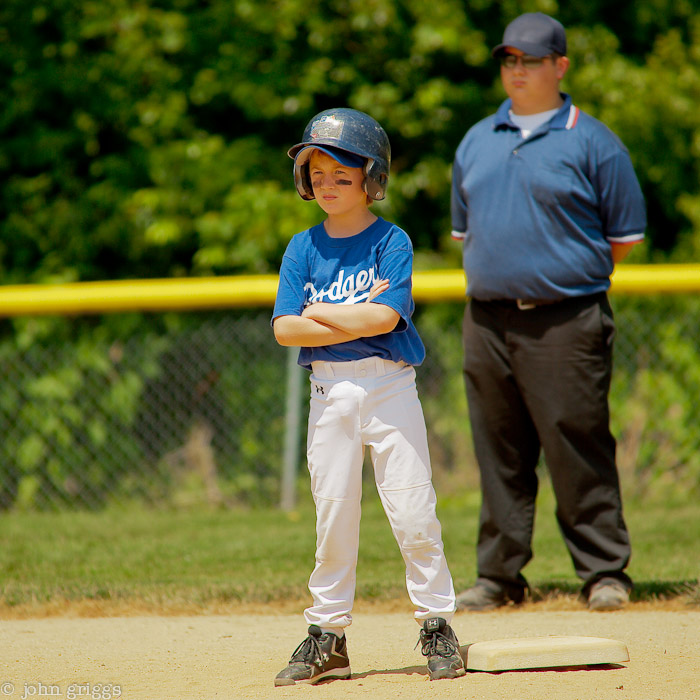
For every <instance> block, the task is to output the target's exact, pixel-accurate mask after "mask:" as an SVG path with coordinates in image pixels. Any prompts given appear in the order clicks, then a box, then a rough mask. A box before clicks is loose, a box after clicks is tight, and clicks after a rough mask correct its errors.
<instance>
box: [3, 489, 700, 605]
mask: <svg viewBox="0 0 700 700" xmlns="http://www.w3.org/2000/svg"><path fill="white" fill-rule="evenodd" d="M478 511H479V495H478V493H469V494H465V495H462V496H460V497H459V498H446V497H443V498H441V499H440V505H439V515H440V519H441V522H442V527H443V537H444V541H445V550H446V552H447V556H448V561H449V564H450V568H451V570H452V574H453V577H454V580H455V587H456V588H457V589H458V590H459V589H460V588H463V587H465V586H467V585H468V584H469V583H470V582H471V581H473V579H474V576H475V562H474V559H475V541H476V530H477V521H478ZM553 511H554V503H553V498H552V495H551V493H550V491H549V490H548V488H547V487H546V486H545V487H543V489H542V493H541V495H540V499H539V504H538V510H537V523H536V530H535V539H534V550H535V556H534V558H533V560H532V562H531V563H530V564H529V565H528V567H527V568H526V570H525V572H524V573H525V575H526V576H527V578H528V580H529V581H530V583H531V584H532V586H533V588H534V589H535V591H536V593H538V594H540V595H548V594H551V593H553V592H554V593H556V592H564V593H573V592H575V591H577V590H578V586H579V582H578V580H577V578H576V577H575V575H574V573H573V569H572V566H571V562H570V560H569V557H568V554H567V552H566V550H565V549H564V546H563V544H562V541H561V537H560V536H559V532H558V530H557V527H556V523H555V521H554V516H553ZM625 514H626V519H627V523H628V526H629V529H630V532H631V536H632V543H633V559H632V563H631V565H630V567H629V569H628V572H629V574H630V575H631V576H632V577H633V578H634V579H635V582H636V584H637V589H636V592H635V596H636V597H637V599H642V600H644V599H652V598H656V597H672V596H674V595H679V594H683V595H690V599H691V602H693V603H695V604H700V597H699V596H698V588H697V579H698V573H699V572H698V567H699V566H700V545H699V543H698V537H697V533H698V532H700V504H698V503H696V502H694V503H686V504H682V505H671V504H648V503H645V504H636V503H627V504H626V511H625ZM314 528H315V523H314V513H313V509H312V506H311V504H310V499H308V498H305V499H304V501H303V503H302V504H300V507H299V510H298V511H296V512H295V513H292V514H287V513H283V512H280V511H278V510H273V509H269V510H222V511H209V510H177V511H174V510H152V511H149V510H144V509H141V508H128V509H109V510H106V511H104V512H99V513H87V512H79V513H69V512H65V513H5V514H3V515H2V516H1V517H0V572H2V578H1V579H0V605H2V606H4V607H5V609H8V608H11V607H15V606H22V605H35V604H40V605H42V604H51V603H61V602H66V601H68V602H72V601H91V600H95V601H111V602H116V603H122V602H123V603H124V604H132V603H133V604H137V605H141V606H142V607H143V606H146V607H149V606H150V607H153V608H154V609H164V608H168V607H170V608H176V607H178V606H186V605H187V606H190V607H192V606H193V607H195V608H202V609H206V608H207V607H211V606H212V605H217V604H222V603H223V604H227V603H239V602H240V603H248V602H250V603H261V602H263V603H264V602H283V601H290V600H299V599H305V598H307V597H308V594H307V589H306V583H307V580H308V577H309V573H310V572H311V568H312V566H313V559H314V544H315V529H314ZM357 578H358V585H357V598H358V600H367V601H387V600H393V599H403V598H406V593H405V584H404V566H403V561H402V560H401V557H400V555H399V552H398V549H397V547H396V544H395V542H394V540H393V537H392V535H391V532H390V529H389V525H388V523H387V520H386V517H385V515H384V513H383V511H382V510H381V506H380V505H379V502H378V499H377V497H376V494H374V493H373V492H372V489H371V487H369V488H368V489H367V490H366V496H365V502H364V505H363V518H362V528H361V545H360V561H359V564H358V576H357Z"/></svg>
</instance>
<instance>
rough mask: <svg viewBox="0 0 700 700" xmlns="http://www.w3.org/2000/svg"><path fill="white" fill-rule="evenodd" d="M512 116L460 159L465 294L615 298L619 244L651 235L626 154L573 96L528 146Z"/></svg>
mask: <svg viewBox="0 0 700 700" xmlns="http://www.w3.org/2000/svg"><path fill="white" fill-rule="evenodd" d="M509 107H510V100H506V101H505V102H504V103H503V104H502V105H501V107H500V109H499V110H498V112H497V113H496V114H495V115H492V116H491V117H488V118H487V119H484V120H482V121H481V122H479V123H477V124H476V125H475V126H473V127H472V128H471V129H470V130H469V131H468V132H467V134H466V136H465V137H464V139H463V140H462V143H461V144H460V146H459V148H458V149H457V153H456V156H455V162H454V167H453V185H452V228H453V231H454V232H455V233H456V234H458V235H460V237H462V238H463V239H464V249H463V261H464V269H465V272H466V274H467V285H468V286H467V294H468V295H470V296H472V297H475V298H477V299H482V300H489V299H499V298H506V299H518V298H520V299H526V300H550V301H556V300H559V299H562V298H565V297H571V296H579V295H584V294H593V293H596V292H601V291H604V290H606V289H608V287H609V286H610V274H611V273H612V270H613V262H612V255H611V249H610V246H611V243H630V242H635V241H639V240H641V239H642V238H643V236H644V233H643V232H644V229H645V228H646V212H645V205H644V198H643V195H642V191H641V188H640V187H639V183H638V181H637V177H636V175H635V173H634V169H633V167H632V162H631V160H630V157H629V154H628V152H627V149H626V148H625V147H624V145H623V144H622V142H621V141H620V140H619V139H618V138H617V136H615V134H614V133H613V132H612V131H610V129H608V128H607V127H606V126H605V125H604V124H602V123H601V122H599V121H597V120H596V119H594V118H593V117H591V116H589V115H587V114H585V113H583V112H580V110H578V108H576V107H575V106H573V105H572V103H571V98H570V97H569V96H568V95H564V104H563V105H562V107H561V109H560V110H559V111H558V112H557V114H556V115H555V116H554V117H552V119H551V120H550V121H549V122H548V123H547V124H544V125H543V126H541V127H539V128H538V129H536V130H535V131H534V132H533V133H532V134H531V135H530V136H529V137H528V138H526V139H523V138H522V136H521V133H520V130H519V129H518V128H517V127H516V126H515V125H514V124H512V123H511V121H510V119H509V117H508V109H509ZM453 235H454V234H453ZM455 237H456V236H455Z"/></svg>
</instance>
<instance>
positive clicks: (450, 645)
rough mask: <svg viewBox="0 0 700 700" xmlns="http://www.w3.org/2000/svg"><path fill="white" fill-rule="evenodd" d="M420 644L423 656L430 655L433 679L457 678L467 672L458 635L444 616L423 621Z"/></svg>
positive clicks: (430, 668)
mask: <svg viewBox="0 0 700 700" xmlns="http://www.w3.org/2000/svg"><path fill="white" fill-rule="evenodd" d="M418 644H420V645H421V653H422V654H423V656H427V657H428V673H429V675H430V680H431V681H435V680H438V679H440V678H457V676H463V675H464V674H465V673H466V670H465V668H464V659H462V654H461V653H460V651H459V642H458V641H457V635H456V634H455V633H454V630H453V629H452V628H451V627H450V626H449V625H448V624H447V622H445V620H443V618H441V617H431V618H430V619H429V620H426V621H425V622H424V623H423V629H421V631H420V638H419V640H418ZM418 644H416V646H418Z"/></svg>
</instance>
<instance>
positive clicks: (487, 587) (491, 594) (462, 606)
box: [457, 578, 525, 612]
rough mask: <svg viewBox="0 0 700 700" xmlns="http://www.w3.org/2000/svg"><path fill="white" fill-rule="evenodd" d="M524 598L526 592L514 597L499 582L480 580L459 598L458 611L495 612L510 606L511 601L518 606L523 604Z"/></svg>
mask: <svg viewBox="0 0 700 700" xmlns="http://www.w3.org/2000/svg"><path fill="white" fill-rule="evenodd" d="M524 597H525V592H524V591H523V592H522V593H521V594H520V595H512V594H511V593H509V591H508V589H507V588H506V587H504V586H502V585H501V584H500V583H498V582H497V581H491V580H490V579H487V578H478V579H477V580H476V583H475V584H474V585H473V586H472V587H471V588H467V590H466V591H463V592H462V593H460V594H459V595H458V596H457V610H471V611H472V612H483V611H485V610H494V609H495V608H500V607H501V606H503V605H508V603H510V601H511V600H512V601H513V602H515V603H516V604H517V603H521V602H522V601H523V598H524Z"/></svg>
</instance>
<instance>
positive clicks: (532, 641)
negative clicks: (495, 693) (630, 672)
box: [463, 636, 630, 671]
mask: <svg viewBox="0 0 700 700" xmlns="http://www.w3.org/2000/svg"><path fill="white" fill-rule="evenodd" d="M463 651H464V652H465V656H466V660H465V664H466V667H467V670H470V671H515V670H519V669H524V668H555V667H560V666H588V665H591V664H616V663H620V662H624V661H629V660H630V657H629V652H628V651H627V647H626V646H625V645H624V644H623V643H622V642H618V641H616V640H614V639H604V638H602V637H557V636H552V637H525V638H522V639H496V640H494V641H490V642H475V643H474V644H469V645H465V646H464V647H463Z"/></svg>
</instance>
